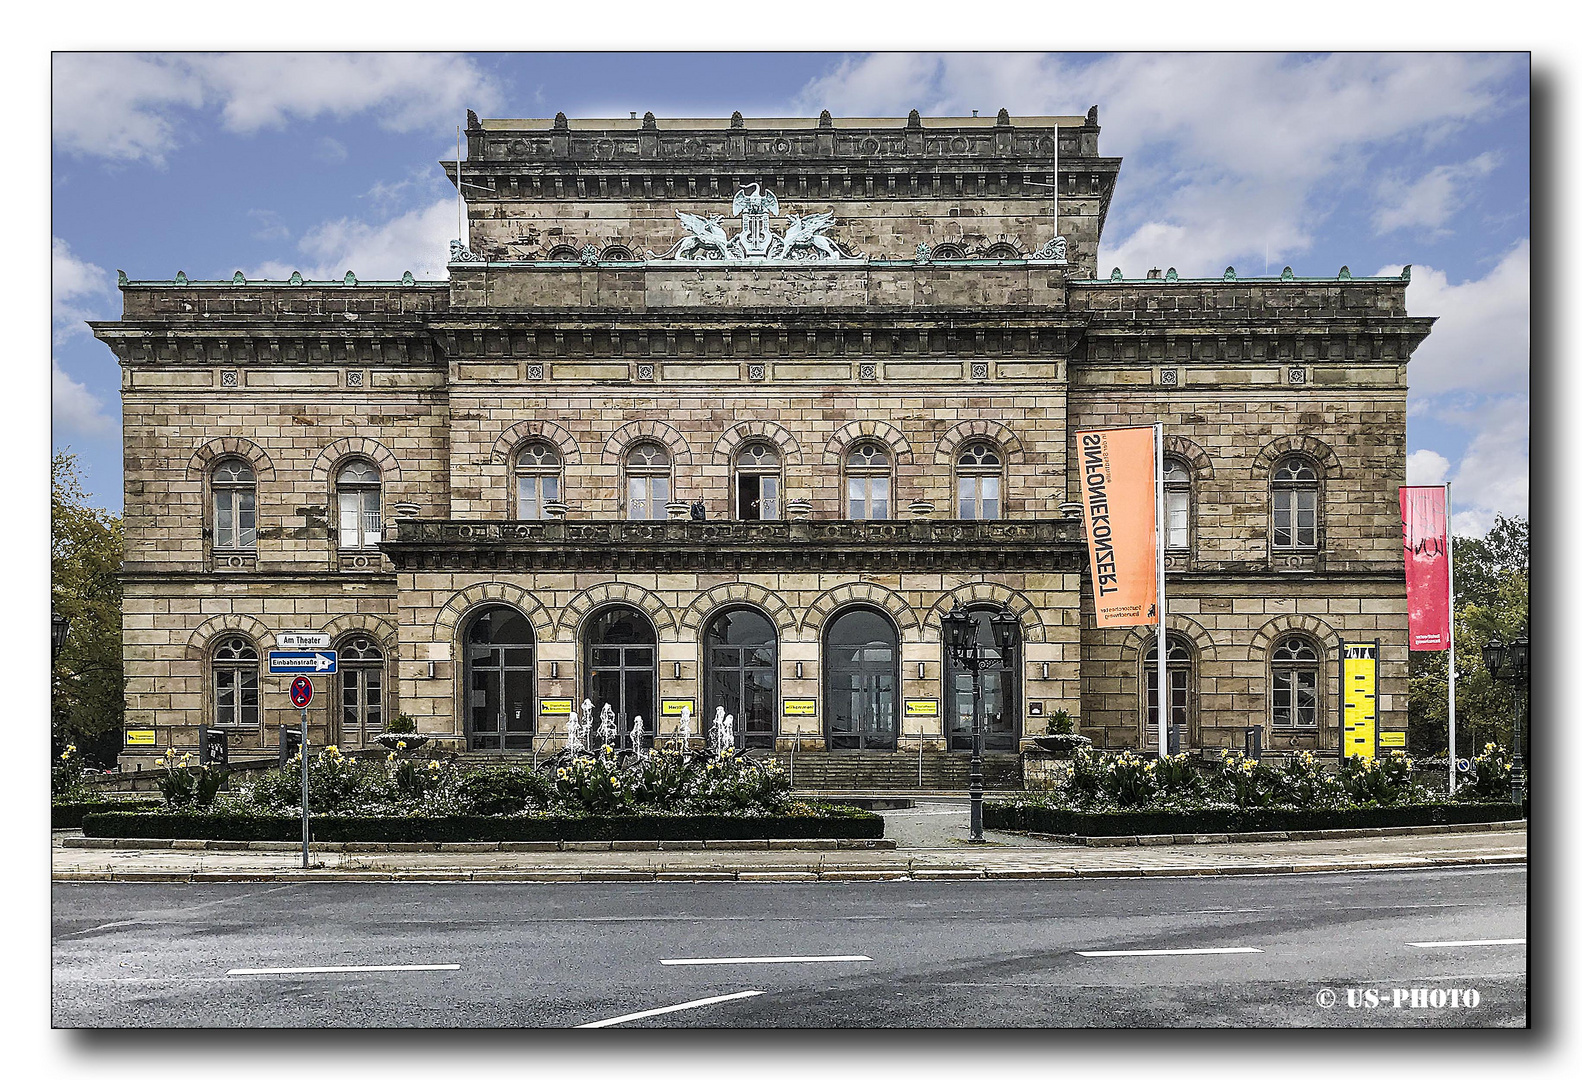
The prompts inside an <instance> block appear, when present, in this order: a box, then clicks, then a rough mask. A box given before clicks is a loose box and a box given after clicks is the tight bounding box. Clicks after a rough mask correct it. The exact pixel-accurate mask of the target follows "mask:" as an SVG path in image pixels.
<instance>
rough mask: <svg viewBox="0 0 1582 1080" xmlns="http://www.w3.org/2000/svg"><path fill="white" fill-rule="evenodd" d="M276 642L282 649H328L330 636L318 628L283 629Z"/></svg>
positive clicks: (276, 637)
mask: <svg viewBox="0 0 1582 1080" xmlns="http://www.w3.org/2000/svg"><path fill="white" fill-rule="evenodd" d="M275 644H277V645H278V646H280V648H282V649H328V648H329V647H330V636H329V635H328V634H325V633H320V632H319V631H317V630H282V631H281V632H280V633H278V634H276V635H275Z"/></svg>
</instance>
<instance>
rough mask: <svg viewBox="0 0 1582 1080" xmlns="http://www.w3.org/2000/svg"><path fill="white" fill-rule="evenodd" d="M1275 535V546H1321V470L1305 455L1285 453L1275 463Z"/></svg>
mask: <svg viewBox="0 0 1582 1080" xmlns="http://www.w3.org/2000/svg"><path fill="white" fill-rule="evenodd" d="M1270 486H1271V488H1272V489H1273V499H1272V502H1273V510H1274V512H1273V524H1274V529H1273V536H1272V537H1271V542H1272V543H1273V545H1274V547H1275V548H1276V549H1280V550H1286V551H1289V550H1292V549H1302V548H1316V547H1318V470H1317V469H1316V468H1314V466H1313V463H1312V462H1311V461H1308V460H1307V459H1306V458H1303V457H1296V456H1294V455H1293V456H1291V457H1284V458H1281V459H1280V460H1279V461H1278V462H1276V463H1275V466H1274V474H1273V476H1272V477H1271V478H1270Z"/></svg>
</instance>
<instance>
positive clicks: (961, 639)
mask: <svg viewBox="0 0 1582 1080" xmlns="http://www.w3.org/2000/svg"><path fill="white" fill-rule="evenodd" d="M939 621H940V626H941V627H942V628H943V629H944V631H945V647H946V648H947V649H949V650H950V659H951V662H952V663H953V664H955V666H957V667H959V668H966V669H967V670H968V671H969V672H971V673H972V769H971V772H970V773H969V774H968V779H967V794H968V796H969V798H970V799H971V800H972V819H971V820H972V835H971V838H970V842H971V843H974V844H981V843H983V717H982V710H981V709H980V708H979V703H980V700H981V699H982V696H983V672H984V670H985V669H987V670H991V671H992V670H995V669H999V668H1005V667H1008V666H1009V660H1008V657H1009V656H1010V651H1011V647H1012V645H1013V644H1014V643H1015V641H1016V631H1017V629H1018V628H1019V626H1020V623H1018V622H1017V619H1016V616H1015V615H1012V614H1011V613H1010V612H1009V611H1000V612H999V613H997V614H995V615H993V616H991V617H990V618H989V629H990V630H992V631H993V633H994V649H995V652H996V653H997V655H993V656H991V655H990V654H989V652H988V651H987V650H986V649H985V648H984V647H983V644H982V643H981V642H980V641H979V640H978V624H977V620H975V619H974V618H973V617H972V616H971V615H970V614H969V613H968V612H967V611H965V610H964V609H963V608H962V607H961V605H960V604H957V605H956V607H955V608H954V609H952V610H951V611H950V612H949V613H948V614H946V615H941V616H940V619H939Z"/></svg>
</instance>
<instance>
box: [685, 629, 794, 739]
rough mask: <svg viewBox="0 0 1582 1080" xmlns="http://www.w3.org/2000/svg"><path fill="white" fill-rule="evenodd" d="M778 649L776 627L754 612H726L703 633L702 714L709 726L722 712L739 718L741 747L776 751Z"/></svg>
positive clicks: (738, 735)
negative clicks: (716, 714)
mask: <svg viewBox="0 0 1582 1080" xmlns="http://www.w3.org/2000/svg"><path fill="white" fill-rule="evenodd" d="M777 646H778V642H777V640H776V637H775V624H774V623H772V622H770V621H769V617H768V616H766V615H765V614H764V613H763V612H761V611H758V610H756V609H754V608H732V609H731V610H729V611H723V612H721V613H720V614H718V615H716V616H714V618H712V619H710V620H709V625H708V628H707V629H705V630H704V632H703V648H704V649H705V650H706V651H705V653H704V656H703V662H704V667H705V676H704V677H705V680H706V681H705V683H704V687H705V689H704V696H703V701H702V702H701V705H702V706H703V707H702V709H701V710H699V715H701V716H702V717H703V719H704V722H705V723H707V722H708V721H709V720H710V719H712V718H713V716H714V710H715V709H717V708H723V709H724V710H725V711H726V713H728V714H729V715H731V716H734V717H736V729H735V730H736V745H737V746H738V747H739V748H742V749H752V748H753V747H763V748H765V749H769V750H772V749H774V745H775V713H776V711H777V709H778V705H779V703H778V701H777V700H776V699H777V696H778V695H777V692H776V691H777V687H778V680H777V679H776V677H775V672H776V670H777V666H778V662H779V656H778V647H777Z"/></svg>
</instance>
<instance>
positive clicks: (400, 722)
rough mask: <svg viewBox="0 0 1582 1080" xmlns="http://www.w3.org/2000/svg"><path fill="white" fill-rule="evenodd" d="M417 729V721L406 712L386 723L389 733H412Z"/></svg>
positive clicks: (386, 729)
mask: <svg viewBox="0 0 1582 1080" xmlns="http://www.w3.org/2000/svg"><path fill="white" fill-rule="evenodd" d="M416 730H417V721H416V720H414V719H412V717H410V716H408V715H407V714H406V713H402V714H401V715H400V716H398V717H396V718H395V719H394V720H392V721H390V722H389V723H388V724H386V725H385V734H387V735H410V734H412V733H413V732H414V731H416Z"/></svg>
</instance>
